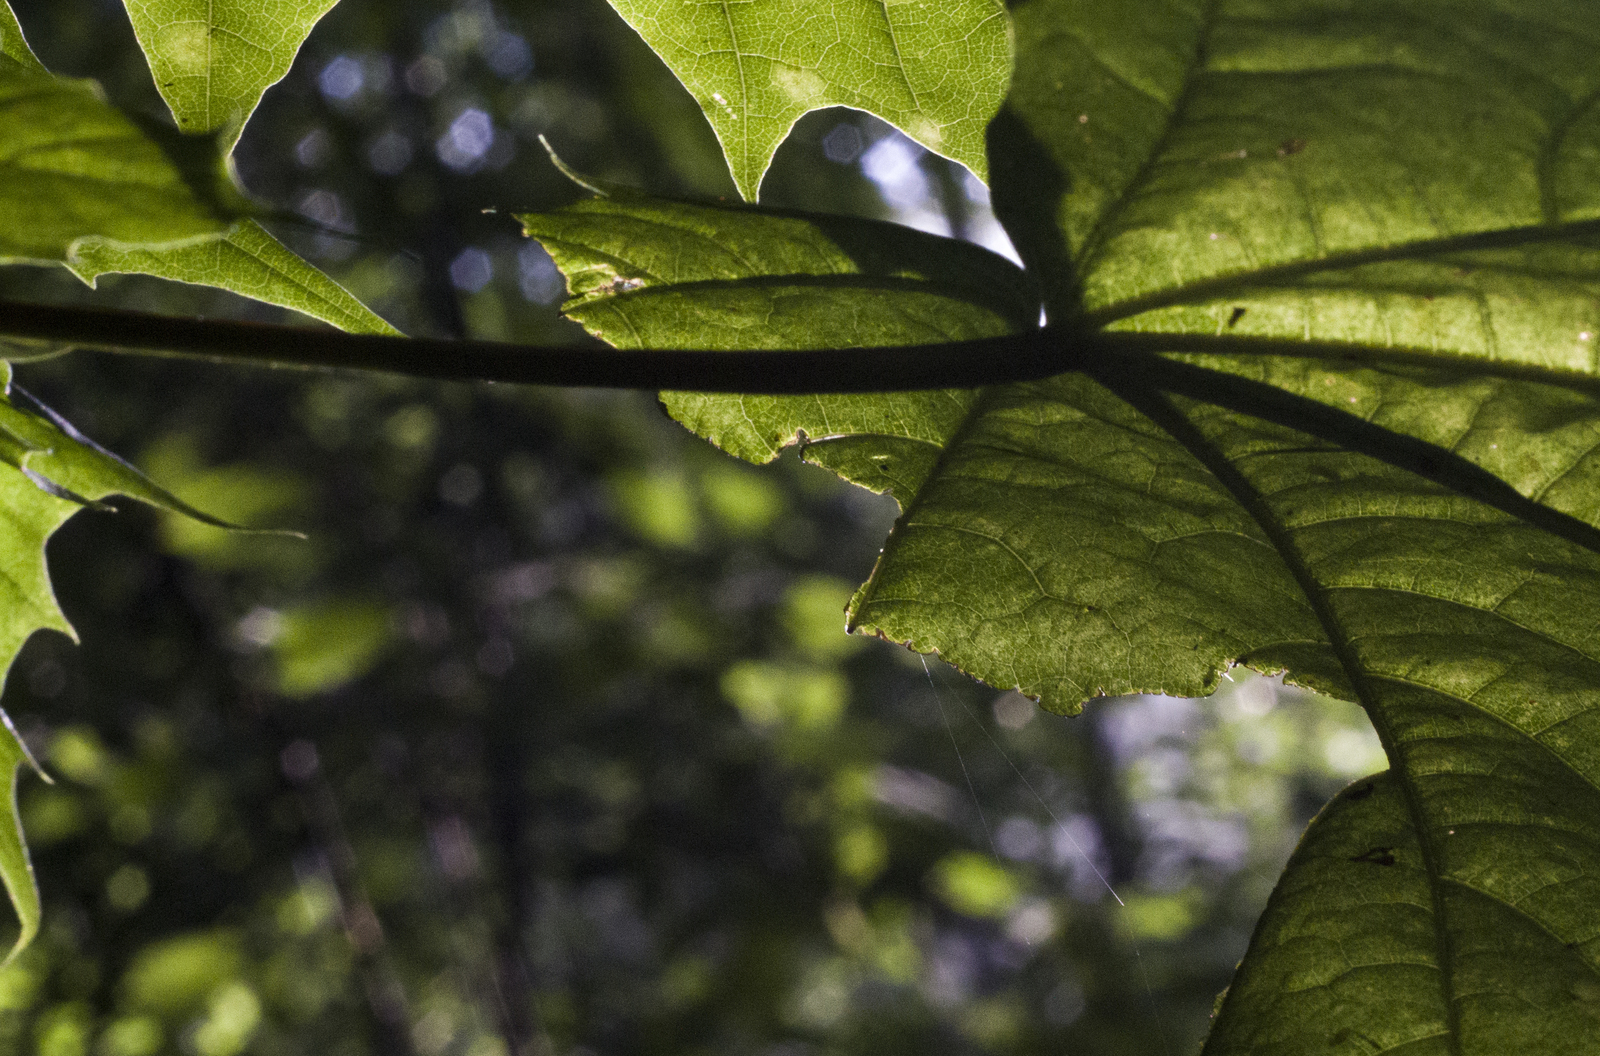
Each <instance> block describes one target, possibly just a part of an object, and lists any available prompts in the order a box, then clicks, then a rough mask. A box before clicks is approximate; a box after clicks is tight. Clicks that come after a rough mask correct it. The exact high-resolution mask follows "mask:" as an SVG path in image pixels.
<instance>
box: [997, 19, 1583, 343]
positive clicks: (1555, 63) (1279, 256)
mask: <svg viewBox="0 0 1600 1056" xmlns="http://www.w3.org/2000/svg"><path fill="white" fill-rule="evenodd" d="M1015 18H1016V35H1017V51H1018V64H1017V73H1016V77H1015V83H1014V84H1013V88H1012V92H1011V95H1010V97H1009V99H1008V101H1007V104H1006V112H1005V115H1004V117H1003V119H1002V120H1001V121H1000V122H998V123H997V125H996V127H995V130H994V136H995V141H994V143H993V145H992V151H993V156H994V157H995V159H996V165H997V169H996V173H995V204H996V210H997V212H999V213H1000V214H1001V215H1002V218H1003V219H1004V221H1005V223H1006V224H1007V226H1008V229H1009V230H1010V231H1011V233H1012V235H1013V238H1014V240H1015V241H1016V243H1017V246H1018V249H1019V251H1020V252H1021V253H1022V255H1023V258H1024V259H1025V260H1026V261H1027V262H1028V264H1029V266H1030V268H1031V269H1033V270H1034V271H1035V272H1036V273H1037V274H1038V275H1039V277H1040V279H1041V281H1043V282H1044V283H1045V285H1046V288H1047V291H1048V293H1047V301H1048V302H1049V303H1050V307H1051V315H1052V318H1059V319H1066V318H1069V317H1070V316H1074V315H1087V316H1088V317H1089V318H1090V319H1091V320H1093V321H1094V322H1096V323H1099V324H1105V323H1109V322H1112V321H1113V320H1126V322H1124V323H1122V324H1121V325H1123V326H1126V327H1128V328H1133V329H1142V330H1160V331H1164V332H1172V333H1185V332H1186V333H1208V334H1216V333H1220V332H1227V333H1229V334H1232V335H1252V336H1276V337H1288V338H1294V339H1297V340H1303V339H1326V340H1332V341H1340V342H1357V343H1362V344H1370V345H1376V346H1410V347H1415V348H1419V349H1423V350H1438V351H1441V352H1450V353H1458V354H1474V355H1487V356H1492V357H1495V358H1501V359H1517V360H1520V361H1524V362H1532V363H1538V364H1542V365H1551V366H1558V365H1559V366H1570V367H1573V368H1575V369H1582V370H1589V369H1591V368H1592V366H1593V363H1594V359H1595V357H1594V351H1593V347H1592V346H1593V344H1594V336H1593V335H1595V333H1596V331H1597V329H1600V328H1597V325H1596V324H1600V315H1597V310H1596V309H1595V307H1594V288H1593V283H1594V281H1595V276H1596V271H1597V267H1596V266H1597V262H1600V258H1597V256H1596V250H1597V247H1600V242H1597V240H1596V234H1597V231H1600V228H1597V226H1596V224H1595V220H1596V218H1597V217H1600V182H1597V181H1595V180H1594V178H1593V171H1594V164H1595V160H1596V159H1597V158H1600V108H1597V106H1596V100H1597V93H1600V67H1597V66H1596V64H1595V63H1594V62H1593V61H1592V51H1593V46H1594V43H1595V41H1596V40H1597V39H1600V9H1597V8H1595V7H1594V5H1592V4H1587V3H1582V2H1574V0H1552V2H1548V3H1540V4H1531V5H1522V6H1518V7H1515V8H1508V7H1505V6H1503V5H1500V4H1496V3H1493V2H1490V0H1425V2H1421V3H1414V4H1407V5H1405V7H1404V8H1403V9H1396V8H1395V7H1394V6H1393V5H1383V4H1375V3H1370V4H1369V3H1363V4H1354V5H1349V6H1348V7H1346V8H1344V9H1342V10H1339V11H1332V10H1330V9H1328V8H1327V7H1326V6H1325V5H1322V4H1317V3H1310V2H1294V0H1272V2H1264V3H1256V4H1248V5H1246V4H1235V3H1217V2H1208V3H1202V2H1198V0H1190V2H1183V3H1179V2H1166V0H1136V2H1133V3H1128V4H1119V5H1116V6H1115V7H1114V8H1113V7H1111V6H1108V5H1103V4H1092V3H1086V2H1081V0H1032V2H1030V3H1027V4H1024V5H1021V6H1019V8H1018V9H1017V12H1016V16H1015ZM1002 169H1003V170H1004V171H1002ZM1239 308H1243V309H1245V311H1244V312H1243V313H1242V314H1237V315H1236V314H1235V313H1236V309H1239ZM1156 309H1166V310H1165V311H1156ZM1141 313H1150V314H1146V315H1142V316H1141ZM1136 316H1138V318H1131V317H1136ZM1585 332H1588V333H1590V334H1591V337H1590V338H1582V337H1580V335H1581V334H1583V333H1585Z"/></svg>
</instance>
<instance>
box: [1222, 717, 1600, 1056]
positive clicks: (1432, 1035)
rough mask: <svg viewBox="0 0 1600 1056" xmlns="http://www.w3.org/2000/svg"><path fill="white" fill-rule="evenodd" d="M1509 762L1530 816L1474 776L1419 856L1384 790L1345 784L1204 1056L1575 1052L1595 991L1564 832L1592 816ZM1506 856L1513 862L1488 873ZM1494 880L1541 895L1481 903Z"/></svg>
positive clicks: (1594, 1006)
mask: <svg viewBox="0 0 1600 1056" xmlns="http://www.w3.org/2000/svg"><path fill="white" fill-rule="evenodd" d="M1485 747H1487V745H1485ZM1516 762H1517V764H1520V765H1519V769H1521V770H1523V772H1522V773H1521V774H1519V776H1520V777H1522V778H1524V779H1533V780H1534V781H1536V782H1537V783H1538V784H1539V785H1540V786H1543V788H1544V789H1545V790H1546V794H1545V795H1544V796H1541V797H1539V799H1538V801H1537V804H1536V809H1535V810H1533V811H1524V810H1521V809H1513V810H1504V809H1496V807H1498V806H1499V804H1497V803H1496V801H1495V800H1493V799H1491V798H1488V797H1486V796H1483V795H1481V793H1482V792H1487V791H1491V790H1488V789H1482V788H1480V787H1477V776H1478V775H1469V774H1463V775H1458V776H1457V778H1456V782H1455V783H1456V787H1455V788H1454V789H1453V790H1452V796H1451V798H1452V799H1453V800H1454V801H1455V808H1456V811H1455V813H1456V816H1457V817H1458V818H1459V823H1458V824H1457V825H1456V827H1454V828H1453V829H1447V830H1445V833H1444V839H1443V840H1442V841H1441V842H1440V844H1439V845H1438V846H1437V847H1436V848H1434V849H1432V851H1431V853H1430V848H1429V847H1428V846H1427V845H1426V842H1425V841H1424V839H1422V838H1421V837H1420V835H1419V833H1418V831H1417V829H1416V827H1415V825H1414V824H1413V822H1412V815H1411V813H1410V811H1409V809H1408V806H1407V802H1406V793H1405V790H1404V788H1403V787H1402V785H1401V783H1400V782H1399V781H1396V780H1395V779H1394V778H1393V777H1391V776H1390V775H1387V774H1381V775H1378V776H1377V777H1373V778H1368V779H1366V780H1363V781H1358V782H1356V783H1355V784H1354V785H1352V786H1350V787H1349V788H1348V789H1346V790H1345V791H1344V792H1343V793H1342V794H1341V795H1340V796H1339V797H1338V798H1337V799H1335V800H1334V801H1333V802H1332V803H1331V804H1329V805H1328V806H1327V807H1326V808H1325V809H1324V810H1323V812H1322V814H1321V815H1320V816H1319V817H1318V818H1317V819H1316V820H1315V821H1314V822H1312V824H1311V828H1310V830H1309V831H1308V832H1307V833H1306V836H1305V838H1304V839H1303V840H1302V841H1301V843H1300V847H1299V849H1297V850H1296V851H1295V854H1294V857H1293V858H1291V859H1290V861H1289V866H1288V869H1287V871H1286V872H1285V873H1284V876H1283V879H1282V881H1280V882H1279V884H1278V889H1277V891H1276V892H1275V893H1274V894H1273V896H1272V900H1271V902H1270V903H1269V904H1268V906H1267V911H1266V913H1265V914H1264V915H1263V916H1262V918H1261V921H1260V923H1259V924H1258V925H1257V927H1256V934H1255V938H1254V940H1253V941H1252V943H1251V946H1252V953H1251V956H1250V958H1249V959H1247V960H1246V961H1245V963H1244V964H1243V965H1242V966H1241V968H1240V970H1239V974H1238V975H1237V976H1236V977H1235V979H1234V982H1233V984H1232V985H1231V986H1230V987H1229V988H1228V992H1227V994H1226V995H1225V997H1224V998H1223V1001H1222V1003H1221V1007H1220V1010H1219V1013H1218V1015H1217V1018H1216V1023H1215V1025H1214V1027H1213V1028H1212V1031H1211V1037H1210V1039H1209V1040H1208V1041H1207V1044H1206V1047H1205V1050H1204V1053H1205V1056H1232V1054H1235V1053H1302V1052H1388V1051H1391V1050H1399V1051H1406V1052H1418V1053H1425V1052H1439V1053H1446V1052H1485V1053H1488V1052H1530V1053H1562V1052H1589V1051H1593V1050H1594V1048H1595V1046H1596V1045H1597V1044H1600V981H1596V978H1595V970H1594V957H1593V951H1592V947H1593V945H1594V940H1593V937H1592V935H1593V929H1592V917H1593V910H1592V899H1593V893H1592V891H1590V892H1588V893H1587V894H1585V893H1584V890H1583V888H1584V887H1585V886H1586V882H1585V881H1584V880H1582V879H1580V877H1581V876H1582V875H1583V873H1587V874H1588V875H1590V876H1592V875H1593V871H1594V869H1595V865H1596V862H1595V852H1594V847H1593V844H1592V842H1591V841H1589V840H1586V839H1584V838H1583V837H1582V836H1580V835H1579V834H1580V833H1581V832H1583V831H1584V829H1585V828H1587V827H1588V826H1589V825H1591V824H1592V819H1591V817H1584V816H1582V815H1580V814H1577V813H1575V808H1576V807H1577V804H1576V803H1563V802H1561V801H1560V800H1559V799H1558V798H1557V797H1558V796H1559V795H1561V794H1563V793H1565V792H1567V791H1570V790H1572V785H1571V781H1570V778H1564V777H1563V775H1561V774H1560V773H1559V772H1558V771H1557V772H1552V771H1551V770H1550V769H1549V768H1548V764H1547V762H1546V759H1545V758H1541V757H1540V753H1525V754H1523V755H1522V756H1521V757H1520V758H1517V759H1516ZM1524 768H1525V769H1524ZM1579 784H1580V795H1581V796H1582V797H1583V798H1582V799H1580V800H1579V801H1577V802H1578V803H1584V802H1588V801H1590V800H1592V797H1593V795H1594V789H1593V788H1592V787H1591V786H1589V785H1587V784H1583V783H1581V782H1580V783H1579ZM1519 806H1520V804H1519ZM1574 821H1576V822H1578V826H1577V827H1576V828H1569V827H1568V826H1569V825H1570V824H1571V823H1572V822H1574ZM1491 834H1492V835H1493V836H1495V837H1498V839H1491V838H1488V837H1490V836H1491ZM1507 843H1513V844H1514V845H1515V846H1516V847H1518V849H1519V850H1524V851H1526V852H1527V853H1528V854H1529V855H1530V856H1531V860H1529V861H1527V862H1525V863H1522V862H1519V863H1516V864H1515V865H1513V863H1508V862H1506V861H1503V860H1497V859H1496V857H1495V855H1496V853H1497V852H1498V851H1500V850H1501V849H1502V848H1503V847H1504V846H1505V845H1506V844H1507ZM1434 856H1437V857H1439V858H1441V859H1442V863H1440V864H1442V865H1444V866H1445V871H1444V872H1443V873H1441V870H1440V868H1439V865H1437V864H1435V862H1434V861H1433V860H1432V858H1433V857H1434ZM1508 872H1517V873H1520V874H1522V876H1523V877H1542V878H1544V879H1546V880H1547V881H1548V886H1547V887H1546V888H1545V889H1543V890H1539V889H1536V888H1533V887H1531V886H1529V887H1525V888H1523V889H1521V890H1518V891H1517V892H1516V894H1517V896H1518V897H1517V898H1515V899H1507V898H1506V896H1505V892H1504V890H1503V887H1502V890H1501V891H1495V890H1494V888H1495V887H1496V886H1497V885H1496V881H1497V880H1499V879H1501V878H1502V877H1503V876H1504V874H1506V873H1508ZM1592 883H1593V881H1592V880H1590V881H1587V884H1592ZM1563 889H1565V891H1566V894H1565V895H1564V896H1563V894H1562V891H1563ZM1584 898H1587V899H1588V904H1584V902H1583V901H1581V899H1584ZM1563 900H1564V901H1565V902H1566V904H1565V905H1564V906H1559V907H1555V909H1554V911H1553V912H1549V911H1545V912H1541V910H1548V909H1549V908H1550V903H1553V902H1560V901H1563ZM1528 903H1532V904H1533V905H1534V906H1535V907H1536V909H1535V912H1533V913H1529V912H1527V911H1526V910H1525V908H1524V906H1525V905H1526V904H1528ZM1442 981H1448V983H1447V985H1442ZM1447 986H1448V988H1447ZM1463 1038H1471V1039H1472V1042H1471V1045H1470V1047H1468V1046H1466V1045H1463V1044H1462V1043H1461V1041H1460V1039H1463ZM1408 1046H1409V1047H1408Z"/></svg>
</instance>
